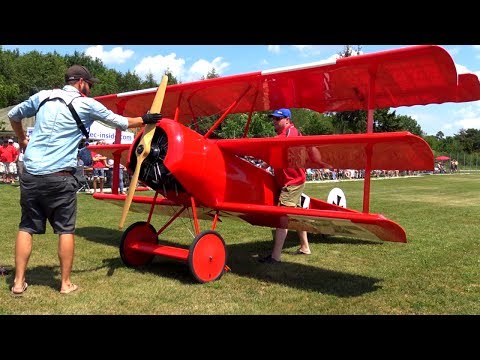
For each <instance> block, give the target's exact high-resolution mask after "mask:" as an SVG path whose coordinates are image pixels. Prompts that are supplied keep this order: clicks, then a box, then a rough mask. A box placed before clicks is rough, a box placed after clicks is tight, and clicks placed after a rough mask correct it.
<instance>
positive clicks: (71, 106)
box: [35, 96, 90, 140]
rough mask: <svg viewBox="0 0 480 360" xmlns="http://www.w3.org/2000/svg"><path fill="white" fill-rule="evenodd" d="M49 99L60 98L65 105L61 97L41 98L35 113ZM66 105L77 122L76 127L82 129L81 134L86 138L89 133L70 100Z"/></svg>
mask: <svg viewBox="0 0 480 360" xmlns="http://www.w3.org/2000/svg"><path fill="white" fill-rule="evenodd" d="M77 97H80V96H77ZM77 97H75V98H73V99H72V101H73V100H74V99H76V98H77ZM51 100H60V101H61V102H63V103H64V104H65V105H67V103H66V102H65V100H63V99H62V98H61V97H54V98H50V97H48V98H46V99H45V100H43V101H42V102H41V103H40V105H39V106H38V109H37V111H36V112H35V115H37V113H38V110H40V108H41V107H42V106H43V105H44V104H45V103H46V102H47V101H51ZM67 107H68V108H69V109H70V112H71V113H72V116H73V118H74V119H75V122H76V123H77V126H78V128H79V129H80V130H81V131H82V133H83V136H85V138H86V139H87V140H88V139H89V137H90V134H89V133H88V131H87V129H86V128H85V125H83V123H82V121H81V120H80V117H79V116H78V114H77V112H76V111H75V108H74V107H73V105H72V102H70V103H69V104H68V105H67Z"/></svg>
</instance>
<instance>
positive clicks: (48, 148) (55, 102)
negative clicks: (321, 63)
mask: <svg viewBox="0 0 480 360" xmlns="http://www.w3.org/2000/svg"><path fill="white" fill-rule="evenodd" d="M97 82H99V80H98V79H97V78H94V77H92V75H91V74H90V72H89V71H88V69H87V68H86V67H84V66H81V65H73V66H71V67H70V68H68V70H67V72H66V74H65V86H64V87H63V88H62V89H54V90H42V91H40V92H38V93H36V94H33V95H32V96H30V97H29V98H28V99H27V100H25V101H24V102H22V103H20V104H18V105H16V106H15V107H14V108H12V109H11V110H10V111H9V113H8V117H9V119H10V123H11V125H12V129H13V130H14V131H15V134H16V135H17V137H18V142H19V144H20V147H21V148H22V149H25V155H24V158H23V163H24V172H23V174H22V176H21V177H20V190H21V195H20V205H21V208H22V216H21V221H20V224H19V230H18V234H17V238H16V242H15V279H14V284H13V286H12V289H11V290H12V293H13V294H14V295H21V294H22V293H23V292H24V291H25V290H26V289H27V286H28V284H27V283H26V281H25V271H26V268H27V264H28V260H29V257H30V254H31V252H32V242H33V234H44V233H45V226H46V221H47V220H48V221H49V223H50V225H51V226H52V228H53V230H54V233H55V234H58V237H59V240H58V241H59V244H58V257H59V259H60V270H61V286H60V293H62V294H68V293H71V292H72V291H75V290H77V288H78V287H77V285H75V284H73V283H72V281H71V279H70V274H71V271H72V265H73V256H74V248H75V237H74V234H75V222H76V214H77V195H76V192H77V188H78V184H77V180H76V179H75V177H74V176H73V173H74V171H75V169H76V167H77V150H78V144H79V143H80V141H81V139H82V138H83V136H84V135H83V131H84V130H82V129H81V127H80V125H79V124H77V120H75V117H74V111H75V112H76V113H77V114H78V118H79V120H80V121H81V124H83V126H84V127H85V128H89V127H90V125H92V123H93V122H94V121H97V120H101V121H102V122H104V123H106V124H109V125H110V126H114V127H117V128H121V129H122V130H126V129H127V128H134V127H141V126H143V125H144V124H153V123H156V122H158V121H160V120H161V118H162V116H161V114H145V115H143V116H140V117H125V116H121V115H118V114H115V113H114V112H112V111H111V110H108V109H107V108H106V107H105V106H104V105H102V104H101V103H99V102H98V101H96V100H95V99H93V98H89V97H88V95H90V91H91V89H92V88H93V86H94V84H95V83H97ZM48 100H50V101H48ZM68 104H72V105H73V109H74V111H71V110H70V109H69V107H68V106H67V105H68ZM34 115H35V116H36V121H35V126H34V129H33V132H32V135H31V137H30V139H27V137H26V135H25V131H24V129H23V126H22V119H24V118H26V117H32V116H34ZM27 145H28V146H27Z"/></svg>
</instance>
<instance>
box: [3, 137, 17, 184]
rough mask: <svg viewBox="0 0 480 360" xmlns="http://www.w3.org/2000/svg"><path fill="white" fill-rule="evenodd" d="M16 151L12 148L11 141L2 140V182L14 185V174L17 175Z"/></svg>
mask: <svg viewBox="0 0 480 360" xmlns="http://www.w3.org/2000/svg"><path fill="white" fill-rule="evenodd" d="M17 159H18V151H17V149H15V147H14V146H13V139H3V145H2V146H1V147H0V162H2V163H3V171H4V174H3V179H2V180H3V182H4V183H7V184H15V174H16V173H17V165H16V164H17Z"/></svg>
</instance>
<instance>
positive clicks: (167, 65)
mask: <svg viewBox="0 0 480 360" xmlns="http://www.w3.org/2000/svg"><path fill="white" fill-rule="evenodd" d="M166 70H169V71H170V72H171V73H172V75H173V76H175V77H176V78H177V80H179V81H181V78H182V77H183V75H184V74H185V60H184V59H182V58H177V54H175V53H170V54H168V55H166V56H163V55H156V56H147V57H144V58H143V59H142V60H140V62H139V63H138V64H137V65H136V66H135V68H134V71H135V72H136V73H137V74H138V75H139V76H140V78H143V79H145V77H146V76H147V75H148V74H150V73H151V74H153V78H154V79H155V80H156V81H158V82H159V81H160V79H161V77H162V76H163V74H164V73H165V71H166Z"/></svg>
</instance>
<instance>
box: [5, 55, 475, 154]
mask: <svg viewBox="0 0 480 360" xmlns="http://www.w3.org/2000/svg"><path fill="white" fill-rule="evenodd" d="M359 51H360V47H357V49H356V50H355V49H354V48H353V47H352V46H351V45H346V46H345V47H344V50H343V51H342V52H340V53H339V56H341V57H348V56H355V55H356V54H358V53H359ZM74 64H81V65H84V66H86V67H87V68H88V69H89V70H90V72H91V73H92V74H94V75H95V77H97V78H100V79H101V80H102V81H101V83H99V84H96V85H95V87H94V88H93V89H92V92H91V96H92V97H95V96H100V95H106V94H114V93H121V92H126V91H133V90H140V89H148V88H153V87H156V86H158V83H157V82H156V81H155V80H154V77H153V74H152V73H150V74H148V75H147V76H146V77H145V79H142V78H140V76H138V75H137V74H136V73H135V72H131V71H127V72H126V73H121V72H118V71H116V70H114V69H109V68H108V67H106V66H105V65H104V64H103V62H102V61H101V60H99V59H96V58H95V59H94V58H92V57H90V56H88V55H86V54H85V53H84V52H79V51H75V52H74V53H73V54H71V55H70V54H67V55H60V54H59V53H57V52H55V51H54V52H53V53H47V54H43V53H40V52H38V51H31V52H28V53H25V54H20V51H19V50H18V49H15V50H4V49H3V48H2V46H0V108H4V107H8V106H12V105H16V104H18V103H20V102H22V101H23V100H25V99H27V98H28V97H29V96H30V95H32V94H33V93H35V92H37V91H40V90H44V89H52V88H61V87H63V85H64V74H65V72H66V70H67V69H68V68H69V67H70V66H71V65H74ZM165 75H167V76H168V79H169V81H168V84H169V85H171V84H178V83H179V81H178V79H177V78H176V77H175V76H173V74H172V73H171V72H170V71H169V70H168V69H167V70H166V71H165ZM216 77H219V75H218V73H217V72H216V71H215V69H214V68H213V69H211V70H210V71H209V72H208V73H207V74H205V76H202V77H201V78H200V79H199V80H204V79H211V78H216ZM292 118H293V121H294V123H295V126H296V127H297V128H298V129H299V130H300V131H301V132H302V133H303V134H304V135H327V134H349V133H362V132H366V126H367V112H366V111H360V110H359V111H345V112H338V113H325V114H321V113H318V112H316V111H312V110H309V109H292ZM217 119H218V116H210V117H205V118H201V119H199V120H200V131H207V130H208V128H209V127H210V126H211V125H212V124H213V123H214V122H215V121H216V120H217ZM247 120H248V115H247V114H232V115H229V116H228V117H227V118H226V119H225V121H224V122H223V123H222V124H221V126H220V127H219V128H218V129H217V130H216V131H215V135H216V136H218V137H221V138H239V137H242V136H243V129H244V126H245V124H246V122H247ZM5 125H6V124H5V122H4V121H3V120H0V131H1V130H5ZM374 131H375V132H387V131H409V132H411V133H412V134H415V135H418V136H421V137H423V138H424V139H425V140H426V141H427V142H428V144H429V145H430V146H431V147H432V149H433V150H434V152H435V153H453V152H466V153H469V154H470V153H474V152H480V130H477V129H466V130H465V129H462V130H460V132H459V133H458V134H455V135H454V136H446V137H445V136H444V134H443V133H442V132H438V133H437V134H436V135H427V134H425V133H424V132H423V130H422V128H421V126H420V125H419V124H418V123H417V121H416V120H414V119H413V118H411V117H410V116H406V115H397V114H396V112H395V110H391V109H390V108H386V109H376V110H375V112H374ZM273 135H275V133H274V129H273V125H272V123H271V120H270V119H269V118H268V113H265V112H259V113H254V114H253V117H252V121H251V124H250V127H249V134H248V136H249V137H269V136H273Z"/></svg>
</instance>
